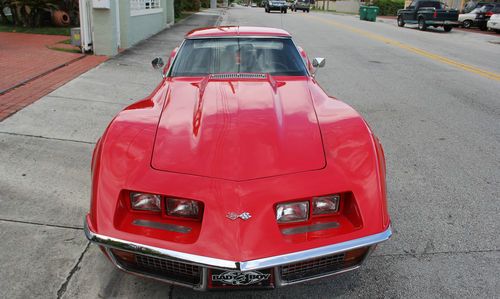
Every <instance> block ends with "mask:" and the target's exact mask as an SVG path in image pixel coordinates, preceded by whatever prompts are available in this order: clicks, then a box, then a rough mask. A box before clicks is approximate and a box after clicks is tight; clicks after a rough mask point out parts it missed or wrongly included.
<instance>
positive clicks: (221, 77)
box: [210, 73, 266, 79]
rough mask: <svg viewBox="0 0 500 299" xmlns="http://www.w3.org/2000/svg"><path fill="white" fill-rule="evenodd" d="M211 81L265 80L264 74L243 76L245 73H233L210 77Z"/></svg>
mask: <svg viewBox="0 0 500 299" xmlns="http://www.w3.org/2000/svg"><path fill="white" fill-rule="evenodd" d="M210 77H211V78H212V79H235V78H237V79H266V75H264V74H245V73H234V74H213V75H211V76H210Z"/></svg>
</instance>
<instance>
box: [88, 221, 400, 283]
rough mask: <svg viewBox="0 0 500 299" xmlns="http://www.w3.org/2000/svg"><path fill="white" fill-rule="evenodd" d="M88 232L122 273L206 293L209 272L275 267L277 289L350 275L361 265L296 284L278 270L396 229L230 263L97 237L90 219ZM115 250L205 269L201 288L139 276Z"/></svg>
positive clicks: (354, 246)
mask: <svg viewBox="0 0 500 299" xmlns="http://www.w3.org/2000/svg"><path fill="white" fill-rule="evenodd" d="M84 231H85V236H86V237H87V239H88V240H89V241H91V242H92V243H95V244H97V245H99V246H102V247H104V249H105V250H106V252H107V254H108V256H109V257H110V259H111V261H112V262H113V263H114V264H115V266H117V267H118V268H120V269H121V270H124V271H126V272H129V273H132V274H136V275H139V276H145V277H149V278H153V279H156V280H161V281H164V282H168V283H171V284H176V285H182V286H185V287H190V288H193V289H195V290H206V289H207V281H208V269H223V270H237V271H251V270H260V269H269V268H274V279H275V286H277V287H280V286H285V285H290V284H295V283H299V282H304V281H308V280H312V279H317V278H322V277H326V276H330V275H335V274H339V273H343V272H347V271H350V270H354V269H357V268H359V266H360V265H361V263H360V264H358V265H356V266H353V267H350V268H345V269H341V270H339V271H335V272H330V273H325V274H321V275H316V276H314V277H309V278H306V279H302V280H298V281H293V282H290V281H282V280H281V279H280V273H279V271H278V266H283V265H287V264H293V263H297V262H303V261H308V260H312V259H316V258H321V257H326V256H331V255H335V254H340V253H343V252H346V251H349V250H353V249H357V248H361V247H369V246H373V245H375V244H378V243H381V242H383V241H386V240H387V239H389V238H390V237H391V235H392V229H391V227H390V226H389V227H388V228H387V230H385V231H384V232H381V233H378V234H375V235H371V236H367V237H363V238H359V239H354V240H350V241H346V242H342V243H338V244H333V245H328V246H323V247H318V248H314V249H308V250H304V251H299V252H293V253H288V254H283V255H278V256H272V257H267V258H262V259H257V260H250V261H230V260H224V259H217V258H212V257H207V256H201V255H194V254H189V253H183V252H178V251H172V250H168V249H164V248H158V247H153V246H148V245H144V244H138V243H133V242H129V241H125V240H120V239H116V238H112V237H107V236H104V235H100V234H96V233H94V232H92V231H91V230H90V228H89V226H88V224H87V220H85V222H84ZM113 248H114V249H119V250H123V251H128V252H132V253H135V254H141V255H146V256H150V257H153V258H159V259H164V260H170V261H177V262H182V263H185V264H190V265H195V266H199V267H201V268H202V278H201V282H200V283H199V284H197V285H189V284H183V283H179V282H176V281H171V280H168V279H163V278H161V277H158V276H153V275H149V274H148V273H139V272H137V271H130V270H129V269H126V268H125V267H123V266H122V265H120V263H119V262H118V261H117V260H116V258H115V257H114V255H113V254H112V253H111V252H110V249H113ZM372 248H373V247H372ZM365 257H366V256H365Z"/></svg>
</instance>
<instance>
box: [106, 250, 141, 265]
mask: <svg viewBox="0 0 500 299" xmlns="http://www.w3.org/2000/svg"><path fill="white" fill-rule="evenodd" d="M111 252H112V253H113V254H114V255H115V256H116V257H118V258H120V260H121V261H125V262H127V263H135V254H134V253H132V252H128V251H123V250H119V249H114V248H113V249H111Z"/></svg>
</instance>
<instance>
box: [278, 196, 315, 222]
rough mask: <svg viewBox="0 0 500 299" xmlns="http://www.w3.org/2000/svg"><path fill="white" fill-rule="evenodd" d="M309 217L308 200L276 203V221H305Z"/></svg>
mask: <svg viewBox="0 0 500 299" xmlns="http://www.w3.org/2000/svg"><path fill="white" fill-rule="evenodd" d="M308 217H309V201H296V202H287V203H280V204H277V205H276V221H278V223H290V222H300V221H306V220H307V219H308Z"/></svg>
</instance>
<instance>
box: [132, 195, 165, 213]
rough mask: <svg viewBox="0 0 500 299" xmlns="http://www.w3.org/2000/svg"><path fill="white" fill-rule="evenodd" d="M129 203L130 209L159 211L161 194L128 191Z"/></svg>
mask: <svg viewBox="0 0 500 299" xmlns="http://www.w3.org/2000/svg"><path fill="white" fill-rule="evenodd" d="M130 204H131V206H132V209H134V210H140V211H152V212H160V211H161V196H160V195H157V194H150V193H139V192H132V193H130Z"/></svg>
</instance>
